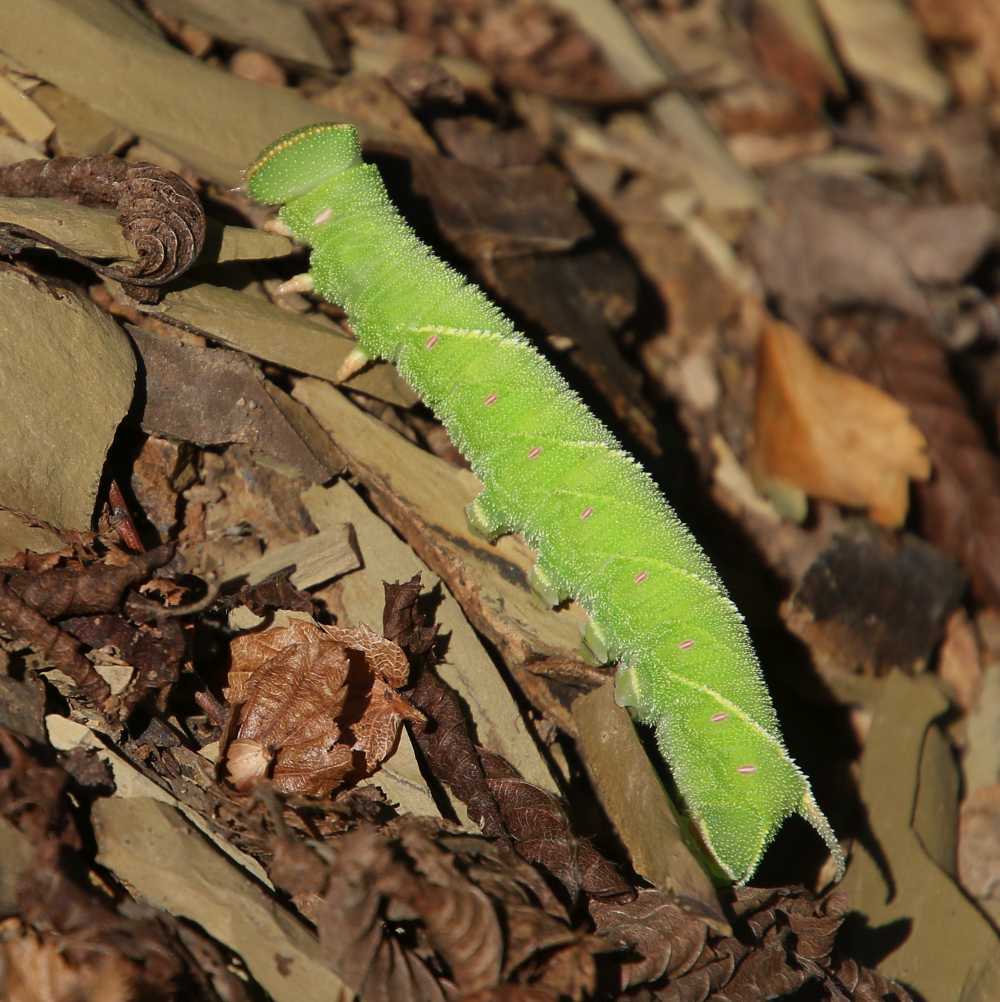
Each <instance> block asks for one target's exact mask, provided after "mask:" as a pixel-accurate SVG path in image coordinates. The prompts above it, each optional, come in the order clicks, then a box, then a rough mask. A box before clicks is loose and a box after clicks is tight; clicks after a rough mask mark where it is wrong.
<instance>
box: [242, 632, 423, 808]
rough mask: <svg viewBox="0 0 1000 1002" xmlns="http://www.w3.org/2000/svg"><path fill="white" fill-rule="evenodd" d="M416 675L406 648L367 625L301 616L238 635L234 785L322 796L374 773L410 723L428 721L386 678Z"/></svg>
mask: <svg viewBox="0 0 1000 1002" xmlns="http://www.w3.org/2000/svg"><path fill="white" fill-rule="evenodd" d="M352 651H356V652H358V653H359V654H360V655H361V657H357V656H355V655H352V653H351V652H352ZM408 671H409V665H408V664H407V662H406V656H405V654H404V653H403V652H402V651H401V650H400V649H399V647H397V646H396V645H395V644H393V643H392V642H391V641H389V640H386V639H385V638H383V637H379V636H378V635H377V634H376V633H374V632H373V631H372V630H370V629H369V628H368V627H358V628H356V629H353V630H348V629H343V628H340V627H321V626H318V625H317V624H315V623H313V622H312V621H311V620H303V619H293V620H291V622H290V625H288V626H279V627H275V628H272V629H269V630H264V631H261V632H256V633H247V634H243V635H242V636H240V637H237V638H235V639H234V640H233V642H232V667H231V669H230V672H229V688H228V689H227V690H226V693H225V695H226V698H227V700H228V701H229V702H230V703H231V704H232V705H233V707H234V713H235V716H234V720H233V723H232V724H231V726H230V728H229V731H230V733H229V734H228V735H227V739H226V740H225V741H224V743H223V759H224V761H225V762H226V767H227V770H228V778H229V780H230V781H231V782H232V783H233V785H235V786H236V787H237V789H241V790H246V789H249V788H250V787H252V786H253V785H255V784H256V783H257V781H259V780H260V779H262V778H264V777H266V776H270V777H271V779H272V781H273V783H274V786H275V788H276V789H277V790H279V791H280V792H282V793H313V794H322V793H326V792H328V791H329V790H331V789H333V788H335V787H337V786H339V785H340V784H341V783H342V782H344V781H345V780H346V779H347V778H348V777H349V776H351V775H354V776H356V777H358V778H359V777H360V776H361V775H364V774H365V773H367V772H372V771H374V769H376V768H377V767H378V765H379V764H380V763H381V762H382V761H383V760H384V759H385V758H387V757H388V756H389V755H390V754H391V753H392V751H393V749H394V747H395V744H396V740H397V738H398V736H399V728H400V725H401V722H402V721H403V720H404V719H410V720H414V721H418V722H420V721H422V720H423V716H422V715H421V714H420V713H419V712H418V711H417V710H415V709H414V708H413V707H412V706H411V705H410V704H409V702H408V700H406V699H405V698H404V697H403V696H401V695H400V694H399V693H398V692H396V690H395V689H393V688H392V687H391V686H390V685H387V684H386V682H385V681H383V676H387V677H390V678H396V679H403V680H405V678H406V674H407V673H408Z"/></svg>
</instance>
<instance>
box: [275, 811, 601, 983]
mask: <svg viewBox="0 0 1000 1002" xmlns="http://www.w3.org/2000/svg"><path fill="white" fill-rule="evenodd" d="M276 859H280V860H281V861H282V864H283V865H282V866H281V867H280V868H277V869H275V868H272V873H271V876H272V879H274V880H275V881H276V882H277V883H278V884H279V885H281V886H283V887H286V888H287V889H288V890H290V891H293V892H297V893H301V892H302V891H303V890H305V889H307V888H311V889H312V890H313V891H314V892H318V893H320V894H321V896H322V900H321V902H320V904H319V905H318V907H317V908H316V910H315V917H316V921H317V925H318V927H319V935H320V942H321V943H322V944H323V946H324V948H325V949H326V951H327V957H328V962H329V964H330V966H331V967H332V968H333V969H334V970H335V971H337V973H338V974H339V975H340V976H341V977H342V978H343V980H344V981H345V982H346V983H347V984H349V985H350V986H351V987H353V988H354V989H355V990H357V991H359V992H360V993H361V994H362V995H363V997H364V998H365V999H366V1000H367V999H386V1000H390V999H403V998H415V999H421V1000H424V999H426V1000H435V999H444V998H462V999H465V998H466V997H467V996H469V997H473V998H476V997H480V996H479V995H478V994H477V993H479V992H486V993H488V992H490V991H491V990H497V991H499V990H500V989H501V988H502V987H503V986H505V985H522V986H523V987H524V988H525V989H527V988H528V987H529V986H531V987H532V988H537V989H541V988H543V987H544V988H545V989H546V991H547V994H546V995H544V996H542V997H544V998H550V999H559V998H568V999H581V1000H582V999H583V998H589V997H591V993H592V992H593V986H594V975H595V973H596V972H595V967H594V961H593V958H594V956H595V955H597V954H602V953H605V952H607V951H608V949H609V946H608V944H607V943H606V942H604V941H601V940H599V939H598V938H597V937H594V936H591V935H588V934H587V933H586V932H584V931H582V930H579V929H574V928H573V927H572V926H571V924H570V922H569V919H568V916H567V915H566V913H565V911H564V910H563V909H562V907H561V905H559V903H558V902H557V901H556V900H555V899H554V898H553V897H552V896H551V894H550V893H549V892H548V890H547V888H546V885H545V882H544V881H543V880H540V879H539V877H538V874H537V872H536V871H534V869H533V868H532V867H531V866H530V865H529V864H528V863H525V862H524V861H523V860H520V859H518V858H517V857H516V856H514V855H513V854H512V853H511V852H510V849H509V848H508V847H505V846H504V845H502V844H499V843H495V842H491V841H489V840H487V839H484V838H482V837H477V836H471V835H454V834H452V833H451V832H450V830H449V828H448V826H447V825H446V824H445V823H443V822H438V821H434V820H431V819H418V818H401V819H400V820H399V821H396V822H392V823H390V824H389V825H387V826H386V827H385V828H384V829H382V830H381V831H378V830H376V829H374V828H372V827H371V826H369V825H365V826H362V827H361V828H359V829H358V830H356V831H354V832H352V833H350V834H347V835H344V836H342V837H340V838H339V839H337V840H336V842H335V854H334V856H333V859H332V862H328V863H323V862H322V861H321V860H320V858H319V857H318V856H317V855H316V854H314V853H312V852H311V850H307V849H305V847H301V848H299V849H298V850H296V851H295V853H292V854H290V853H289V852H288V851H287V847H286V850H285V851H284V852H283V854H282V855H281V856H277V855H276ZM289 878H290V879H291V886H289ZM567 951H568V952H567ZM481 997H483V998H490V997H492V996H491V995H489V994H484V995H482V996H481ZM496 997H498V998H501V997H502V998H506V997H510V998H512V999H519V998H521V997H522V996H520V995H517V994H513V995H510V996H507V995H498V996H496ZM524 997H535V996H531V995H530V994H529V995H526V996H524Z"/></svg>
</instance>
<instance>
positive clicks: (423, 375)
mask: <svg viewBox="0 0 1000 1002" xmlns="http://www.w3.org/2000/svg"><path fill="white" fill-rule="evenodd" d="M247 180H248V183H249V189H250V194H251V195H252V196H253V197H254V198H255V199H257V200H258V201H261V202H266V203H269V204H281V203H283V208H282V209H281V213H280V215H281V219H282V221H283V222H284V223H285V224H286V225H287V226H288V227H289V228H290V229H291V230H292V232H293V234H294V235H295V237H296V238H297V239H298V240H300V241H302V242H303V243H305V244H308V245H310V246H311V247H312V248H313V250H312V254H311V257H310V271H309V274H310V276H311V277H312V279H313V281H314V283H315V289H316V291H317V292H318V293H319V294H320V295H321V296H323V298H325V299H327V300H329V301H330V302H333V303H337V304H339V305H340V306H342V307H343V308H344V309H345V310H346V311H347V314H348V316H349V318H350V321H351V325H352V326H353V328H354V331H355V333H356V335H357V338H358V342H359V344H360V346H361V348H362V349H363V350H364V351H365V353H366V354H367V355H369V356H370V357H375V358H383V359H387V360H389V361H391V362H393V363H395V365H397V366H398V367H399V370H400V372H401V373H402V375H403V376H404V377H405V378H406V380H407V381H408V382H409V383H410V385H411V386H412V387H413V388H414V390H416V392H417V393H418V394H419V395H420V396H421V398H422V399H423V400H424V402H425V403H426V404H427V405H428V406H429V407H430V408H431V409H432V410H433V411H434V413H435V414H436V415H437V417H438V418H439V419H440V420H441V422H442V423H443V424H444V426H445V427H446V428H447V429H448V433H449V434H450V435H451V438H452V440H453V441H454V443H455V445H456V446H457V447H458V448H459V449H460V450H461V452H462V454H463V455H464V456H465V457H466V458H467V459H468V460H469V462H470V464H471V465H472V468H473V470H474V471H475V473H476V474H477V476H478V477H479V478H480V479H481V480H482V482H483V484H484V489H483V492H482V494H481V495H480V496H479V499H478V502H477V505H476V511H475V513H474V514H475V516H476V520H477V522H478V523H479V525H480V527H481V528H484V529H485V530H486V531H487V532H488V534H490V535H492V536H497V535H500V534H502V533H505V532H519V533H521V534H522V535H523V536H524V538H525V539H526V540H527V541H528V543H529V544H530V545H531V546H532V547H533V548H534V549H535V550H536V551H537V554H538V570H539V571H540V572H541V576H542V578H543V580H546V581H547V582H548V583H549V584H551V585H552V586H554V588H555V590H556V591H557V592H558V593H559V594H560V595H566V596H571V597H573V598H575V599H577V600H578V601H579V602H580V603H581V604H582V605H583V607H584V608H585V609H586V610H587V612H588V613H589V614H590V616H591V618H592V620H593V621H594V623H595V624H596V626H597V627H598V628H599V630H600V631H601V632H602V633H603V636H604V638H605V640H606V645H607V649H608V651H609V654H610V656H611V657H612V658H613V659H620V667H619V675H618V685H617V689H618V698H619V700H620V701H621V702H622V703H624V704H626V705H629V706H630V707H631V708H632V710H633V712H634V713H635V714H636V715H637V716H638V717H639V718H640V719H642V720H643V721H645V722H646V723H648V724H650V725H652V726H653V727H655V729H656V735H657V739H658V742H659V746H660V749H661V751H662V752H663V755H664V756H665V758H666V760H667V762H668V763H669V765H670V768H671V770H672V772H673V776H674V779H675V781H676V784H677V788H678V790H679V791H680V793H681V795H682V796H683V798H684V800H685V803H686V806H687V809H688V811H689V812H690V814H691V816H692V818H693V820H694V821H695V823H696V825H697V827H698V829H699V831H700V833H701V836H702V838H703V839H704V841H705V843H706V845H707V846H708V848H709V850H710V851H711V852H712V854H713V856H714V857H715V859H716V860H717V862H718V863H719V865H720V866H721V867H722V869H723V870H724V871H725V872H726V873H727V874H728V875H729V876H730V877H731V879H733V880H735V881H737V882H739V883H744V882H745V881H746V880H748V879H749V878H750V876H751V875H752V874H753V872H754V870H755V869H756V867H757V865H758V863H759V862H760V859H761V856H762V855H763V853H764V850H765V849H766V848H767V846H768V844H769V843H770V842H771V840H772V839H773V838H774V836H775V834H776V833H777V831H778V829H779V828H780V827H781V824H782V822H783V821H784V820H785V819H786V818H787V817H788V816H789V815H791V814H793V813H798V814H801V815H802V816H803V817H804V818H805V819H806V820H807V821H809V823H810V824H812V825H813V826H814V827H815V828H816V830H817V831H818V832H819V834H820V835H821V836H822V838H823V839H824V841H825V842H826V844H827V846H828V847H829V848H830V850H831V852H833V853H834V855H835V856H836V858H837V860H838V863H839V864H840V866H841V867H842V866H843V857H842V855H841V852H840V847H839V846H838V844H837V842H836V839H835V837H834V834H833V831H832V830H831V828H830V826H829V824H828V822H827V820H826V818H825V817H824V816H823V814H822V813H821V811H820V810H819V808H818V806H817V805H816V802H815V800H814V799H813V796H812V792H811V790H810V788H809V783H808V780H807V779H806V777H805V776H804V775H803V773H802V772H801V770H800V769H799V768H798V767H797V766H796V765H795V763H794V762H793V761H792V759H791V758H790V757H789V755H788V752H787V751H786V749H785V746H784V743H783V741H782V737H781V732H780V729H779V726H778V721H777V718H776V716H775V712H774V707H773V705H772V703H771V698H770V696H769V694H768V691H767V687H766V685H765V684H764V679H763V676H762V674H761V670H760V665H759V663H758V661H757V658H756V655H755V654H754V650H753V647H752V645H751V642H750V637H749V635H748V633H747V630H746V627H745V625H744V623H743V618H742V616H741V615H740V613H739V612H738V610H737V609H736V607H735V606H734V605H733V604H732V602H731V601H730V599H729V597H728V595H727V594H726V590H725V588H724V587H723V585H722V582H721V581H720V580H719V577H718V575H717V573H716V572H715V569H714V568H713V567H712V565H711V564H710V563H709V561H708V558H707V557H706V556H705V554H704V552H703V551H702V550H701V548H700V547H699V545H698V543H697V542H696V541H695V539H694V537H693V536H692V535H691V533H690V532H689V531H688V529H687V528H686V526H684V525H683V524H682V523H681V522H680V521H679V520H678V519H677V516H676V515H675V514H674V513H673V511H672V510H671V508H670V506H669V505H668V504H667V502H666V501H665V500H664V498H663V496H662V495H661V494H660V492H659V490H658V489H657V487H656V485H655V484H654V483H653V481H652V479H651V478H650V477H649V475H648V474H647V473H646V472H645V471H644V470H643V469H642V468H641V467H640V466H639V464H638V463H637V462H636V461H635V460H634V459H633V458H632V457H631V456H630V455H629V454H628V453H626V452H625V451H624V450H623V449H622V448H621V446H620V445H619V444H618V442H617V441H616V440H615V438H614V436H613V435H612V434H611V433H610V432H609V431H608V429H607V428H605V427H604V426H603V425H602V424H601V423H600V422H599V421H598V420H597V419H596V418H595V417H594V415H593V414H591V413H590V411H589V410H588V409H587V408H586V406H585V405H584V404H583V403H582V402H581V401H580V399H579V398H578V397H577V396H576V394H575V393H574V392H573V391H572V390H571V389H570V388H569V386H568V385H567V384H566V382H565V380H564V379H563V378H562V377H561V376H560V375H559V373H558V372H557V371H556V370H555V369H554V368H553V367H552V366H551V365H550V364H549V363H548V362H547V361H546V360H545V359H544V358H542V356H541V355H540V354H539V353H538V352H537V351H536V350H535V349H534V348H533V347H532V346H531V344H530V343H529V342H528V341H527V340H526V339H525V338H524V337H523V335H521V334H519V333H518V332H517V331H515V330H514V328H513V326H512V324H511V322H510V321H509V320H508V319H507V318H506V317H505V316H504V315H503V314H502V313H501V312H500V311H499V310H498V309H497V308H496V306H494V305H493V304H492V303H491V302H490V301H489V300H488V299H487V298H486V296H485V295H484V294H483V293H482V292H481V291H480V290H479V289H478V288H476V287H475V286H473V285H471V284H469V283H468V282H467V281H466V279H465V278H463V277H462V276H461V275H459V274H458V273H457V272H456V271H454V270H453V269H451V268H449V267H447V266H446V265H445V264H444V263H442V262H441V261H440V260H439V259H437V258H436V257H435V256H434V254H433V253H432V252H431V251H430V249H429V248H428V247H427V246H426V245H425V244H423V243H421V242H420V240H418V239H417V237H416V235H415V234H414V233H413V231H412V230H411V229H410V227H409V226H408V225H407V224H406V222H404V220H403V219H402V218H401V217H400V215H399V213H398V212H397V211H396V209H395V207H394V206H393V204H392V203H391V201H390V200H389V197H388V195H387V194H386V192H385V188H384V187H383V184H382V181H381V178H380V176H379V173H378V171H377V169H376V168H375V167H373V166H371V165H369V164H364V163H363V162H362V160H361V150H360V145H359V142H358V137H357V132H356V131H355V130H354V129H353V128H351V127H350V126H342V125H318V126H310V127H308V128H306V129H301V130H299V131H298V132H295V133H291V134H290V135H289V136H286V137H284V138H283V139H281V140H278V142H276V143H274V144H272V146H270V147H268V149H267V150H265V151H264V152H263V153H262V154H261V156H260V158H259V159H258V161H257V162H256V163H255V164H254V165H253V166H252V167H251V168H250V169H249V170H248V172H247Z"/></svg>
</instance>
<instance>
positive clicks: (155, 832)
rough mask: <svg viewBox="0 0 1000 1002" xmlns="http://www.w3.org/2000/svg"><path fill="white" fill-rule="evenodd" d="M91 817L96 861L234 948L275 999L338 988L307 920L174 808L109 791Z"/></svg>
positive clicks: (296, 1001) (289, 1001)
mask: <svg viewBox="0 0 1000 1002" xmlns="http://www.w3.org/2000/svg"><path fill="white" fill-rule="evenodd" d="M92 817H93V822H94V829H95V833H96V836H97V846H98V860H99V861H100V863H101V864H102V865H103V866H106V867H107V868H108V869H109V870H110V871H111V872H113V873H114V874H116V876H117V877H118V878H119V879H120V880H121V881H122V882H123V883H124V884H125V885H126V886H128V887H130V888H131V889H132V891H133V893H134V894H135V895H136V896H137V897H138V898H139V899H140V900H142V901H146V902H149V903H150V904H153V905H154V906H156V907H159V908H163V909H164V910H166V911H169V912H171V913H172V914H174V915H177V916H179V917H183V918H186V919H189V920H191V921H192V922H195V923H197V924H198V925H199V926H200V927H201V928H202V929H204V930H205V931H206V932H208V933H209V934H210V935H211V936H213V937H214V938H215V939H217V940H219V941H220V942H222V943H225V944H226V945H227V946H228V947H229V948H230V949H232V950H233V951H235V952H236V953H237V954H239V955H240V956H241V957H242V958H243V960H244V961H245V962H246V965H247V967H248V968H249V970H250V973H251V975H252V976H253V977H254V978H255V979H256V980H257V981H258V982H259V983H260V985H261V986H262V987H263V988H264V989H265V990H266V991H268V992H269V993H270V994H271V995H272V996H273V997H274V999H275V1000H276V1002H301V1000H302V999H313V998H316V999H319V998H326V997H336V996H337V994H338V993H339V992H341V991H342V990H343V985H342V983H341V982H340V980H339V979H338V978H337V976H336V975H335V974H334V973H333V972H332V971H331V970H330V969H329V967H327V966H326V963H325V953H324V951H323V950H322V949H321V948H320V946H319V944H318V943H317V942H316V939H315V937H314V935H313V934H312V933H311V931H310V930H309V929H308V927H307V926H306V925H305V924H304V923H302V922H299V921H297V920H296V919H294V918H292V917H291V915H290V914H289V913H288V912H287V911H286V910H285V908H284V907H283V906H282V905H281V904H279V902H278V901H277V900H276V899H275V898H274V897H273V896H272V895H270V894H268V893H267V892H266V891H265V890H264V889H263V888H262V887H261V886H260V885H259V884H258V883H257V882H256V881H254V880H251V879H250V878H249V877H247V876H246V875H244V874H243V873H241V872H240V871H239V870H238V869H237V868H236V867H234V866H233V865H232V863H231V862H230V861H229V860H227V859H226V858H225V857H224V856H222V855H221V854H220V853H219V852H218V851H217V850H216V849H214V848H213V847H212V846H210V845H209V844H208V843H207V842H206V841H205V840H204V839H203V838H202V837H201V836H200V834H199V833H197V832H196V831H195V830H193V829H192V828H191V826H190V824H189V823H188V822H187V821H186V820H185V819H184V818H183V817H182V816H181V815H180V814H179V813H178V812H177V811H176V810H175V809H174V808H172V807H170V806H168V805H166V804H162V803H157V802H156V801H154V800H148V799H141V798H136V799H131V800H124V799H122V798H120V797H114V798H111V799H105V800H100V801H98V802H97V804H95V806H94V809H93V812H92Z"/></svg>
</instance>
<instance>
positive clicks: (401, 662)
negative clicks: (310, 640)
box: [323, 623, 410, 689]
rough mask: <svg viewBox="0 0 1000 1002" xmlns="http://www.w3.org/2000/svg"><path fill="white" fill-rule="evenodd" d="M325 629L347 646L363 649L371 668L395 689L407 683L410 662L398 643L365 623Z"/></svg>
mask: <svg viewBox="0 0 1000 1002" xmlns="http://www.w3.org/2000/svg"><path fill="white" fill-rule="evenodd" d="M323 629H324V630H325V631H326V633H327V634H328V635H329V636H331V637H333V639H334V640H336V641H338V642H339V643H341V644H343V645H344V646H345V647H350V648H351V650H353V651H361V652H362V653H363V654H364V656H365V660H366V661H367V662H368V666H369V667H370V668H371V670H372V671H373V672H375V674H376V675H379V676H381V677H382V678H383V679H385V681H386V682H388V683H389V685H391V686H392V687H393V688H394V689H399V688H401V687H402V686H404V685H406V680H407V678H408V677H409V674H410V662H409V661H408V660H407V659H406V654H405V653H403V650H402V648H400V646H399V645H398V644H396V643H393V641H392V640H387V639H386V638H385V637H380V636H379V635H378V634H377V633H376V632H375V631H374V630H373V629H372V628H371V627H370V626H365V624H364V623H362V624H361V625H360V626H355V627H353V628H352V629H347V628H345V627H343V626H325V627H324V628H323Z"/></svg>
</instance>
